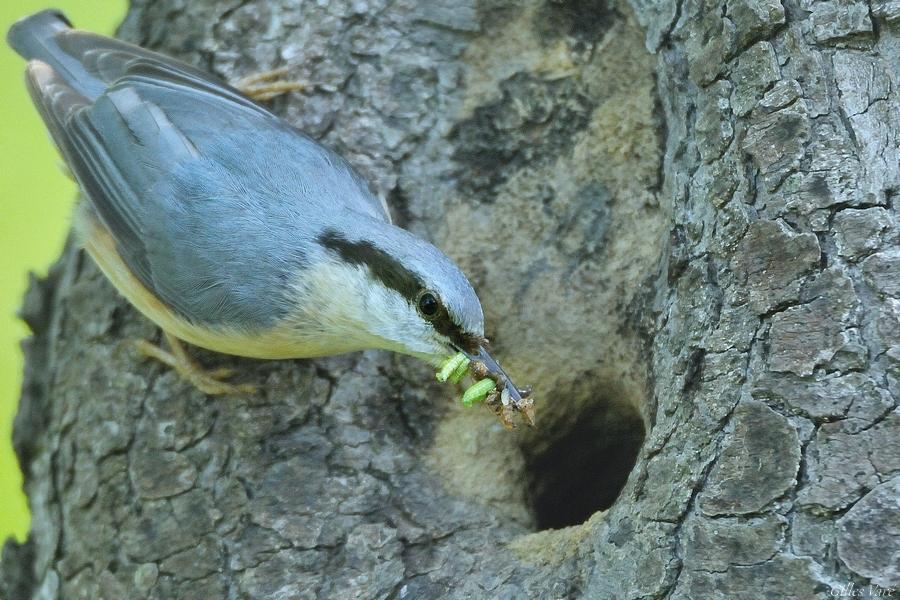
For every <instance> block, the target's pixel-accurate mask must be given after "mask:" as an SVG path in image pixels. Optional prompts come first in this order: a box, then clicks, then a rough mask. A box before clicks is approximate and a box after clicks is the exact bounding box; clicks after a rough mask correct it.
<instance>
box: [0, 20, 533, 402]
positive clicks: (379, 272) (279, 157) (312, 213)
mask: <svg viewBox="0 0 900 600" xmlns="http://www.w3.org/2000/svg"><path fill="white" fill-rule="evenodd" d="M8 41H9V44H10V45H11V46H12V47H13V48H14V49H15V50H16V51H17V52H18V53H19V54H21V55H22V56H23V57H25V58H26V59H28V61H29V62H28V67H27V77H26V79H27V84H28V89H29V91H30V93H31V96H32V99H33V101H34V103H35V105H36V106H37V108H38V110H39V111H40V114H41V116H42V117H43V119H44V122H45V123H46V125H47V128H48V129H49V131H50V134H51V136H52V138H53V140H54V142H55V143H56V146H57V147H58V149H59V151H60V153H61V154H62V156H63V158H64V160H65V162H66V164H67V165H68V167H69V169H70V171H71V173H72V175H73V176H74V178H75V179H76V180H77V181H78V183H79V185H80V187H81V190H82V191H83V192H84V195H85V196H86V198H87V201H86V202H82V203H81V205H80V206H79V208H78V210H76V216H75V230H76V232H77V234H78V237H79V239H80V240H81V242H82V243H83V245H84V247H85V248H86V250H87V252H88V253H89V254H90V255H91V257H92V258H93V259H94V261H96V263H97V265H98V266H99V267H100V269H101V270H102V271H103V272H104V273H105V274H106V276H107V277H108V278H109V279H110V281H111V282H112V283H113V284H114V285H115V287H116V288H117V289H118V290H119V291H120V292H121V293H122V294H123V295H124V296H125V297H126V298H127V299H128V300H129V301H130V302H131V303H132V304H133V305H134V306H135V307H137V309H138V310H140V311H141V312H142V313H143V314H144V315H146V316H147V317H148V318H149V319H151V320H152V321H153V322H155V323H156V324H157V325H159V326H160V327H161V328H162V330H163V331H164V332H165V334H166V337H167V339H168V340H169V344H170V346H171V347H172V352H171V353H169V352H166V351H164V350H162V349H161V348H158V347H156V346H152V345H150V344H147V343H144V344H143V345H142V348H143V350H144V351H145V353H148V354H150V355H153V356H155V357H156V358H159V359H161V360H163V361H164V362H166V363H168V364H170V365H171V366H173V367H175V368H176V369H178V370H179V372H180V373H182V374H183V375H184V376H186V377H188V378H189V379H190V380H191V381H192V382H193V383H194V384H195V385H197V387H199V388H200V389H201V390H203V391H205V392H208V393H227V392H232V391H235V389H236V388H235V386H231V385H228V384H226V383H224V382H222V381H220V379H221V377H222V376H223V375H224V373H223V372H221V371H219V372H215V373H207V372H203V371H202V370H201V369H200V368H199V367H198V366H196V365H194V364H193V363H192V362H191V360H190V358H189V357H188V355H187V354H186V353H185V351H184V350H183V348H181V346H180V344H179V342H178V340H179V339H180V340H184V341H187V342H190V343H191V344H194V345H197V346H201V347H204V348H208V349H211V350H215V351H218V352H223V353H227V354H235V355H240V356H248V357H254V358H265V359H281V358H303V357H314V356H324V355H332V354H339V353H344V352H350V351H355V350H362V349H366V348H383V349H387V350H393V351H395V352H401V353H404V354H409V355H412V356H415V357H418V358H420V359H423V360H425V361H428V362H430V363H432V364H434V365H437V364H439V363H441V362H442V361H445V360H446V359H448V357H450V356H452V355H454V354H457V353H458V352H462V353H464V354H466V355H467V356H468V357H469V358H470V359H472V360H473V361H477V362H480V363H481V364H482V365H484V366H486V367H487V372H488V373H490V375H491V376H492V377H493V378H494V379H495V381H497V382H498V383H501V385H502V386H504V387H505V389H506V391H507V394H508V396H507V394H504V399H505V400H506V399H507V398H508V397H512V399H513V400H514V401H521V400H522V397H523V395H527V394H522V393H521V392H520V390H517V389H516V388H515V386H513V385H512V383H511V382H510V381H509V378H508V377H507V376H506V374H505V373H503V371H502V369H500V367H499V365H497V363H496V362H495V361H494V360H493V359H492V358H491V357H490V355H489V354H488V352H487V349H486V343H487V342H486V340H485V337H484V316H483V313H482V310H481V304H480V302H479V300H478V297H477V296H476V295H475V292H474V290H473V289H472V286H471V285H470V284H469V282H468V280H467V279H466V277H465V276H464V275H463V274H462V272H460V270H459V269H458V268H457V266H456V265H455V264H454V263H453V262H452V261H451V260H450V259H449V258H447V257H446V256H445V255H444V254H443V253H442V252H441V251H440V250H438V249H437V248H435V247H434V246H432V245H431V244H429V243H428V242H426V241H424V240H422V239H420V238H418V237H416V236H414V235H412V234H410V233H409V232H407V231H405V230H403V229H401V228H399V227H397V226H395V225H393V224H391V220H390V216H389V214H388V211H387V208H386V206H385V205H384V203H383V202H382V201H380V200H379V199H378V198H377V197H376V196H375V195H374V194H373V193H372V192H371V190H370V188H369V186H368V185H367V184H366V183H365V181H364V180H363V179H362V178H361V177H360V176H359V175H358V174H357V173H356V172H355V171H354V170H353V168H352V167H351V166H350V165H349V164H348V163H347V162H346V161H345V160H344V159H343V158H341V157H340V156H338V155H337V154H335V153H334V152H332V151H330V150H328V149H326V148H324V147H323V146H321V145H320V144H318V143H317V142H315V141H314V140H312V139H311V138H309V137H307V136H306V135H304V134H303V133H301V132H300V131H298V130H296V129H295V128H293V127H292V126H291V125H289V124H288V123H286V122H285V121H283V120H282V119H280V118H278V117H276V116H275V115H273V114H272V113H270V112H269V111H267V110H266V109H264V108H263V107H261V106H260V105H258V104H256V103H254V102H253V101H251V100H250V99H248V98H247V97H246V96H244V95H243V94H241V93H240V92H239V91H238V90H237V89H235V88H233V87H231V86H229V85H226V84H224V83H222V82H220V81H218V80H217V79H215V78H214V77H212V76H210V75H208V74H206V73H203V72H202V71H200V70H198V69H196V68H194V67H191V66H189V65H187V64H185V63H182V62H180V61H177V60H174V59H172V58H169V57H166V56H163V55H161V54H158V53H155V52H151V51H148V50H145V49H143V48H139V47H137V46H134V45H131V44H127V43H124V42H121V41H118V40H115V39H111V38H106V37H103V36H99V35H96V34H92V33H89V32H85V31H79V30H76V29H73V28H72V26H71V24H70V23H69V22H68V21H67V20H66V18H65V17H64V16H63V15H62V14H61V13H59V12H57V11H44V12H40V13H37V14H35V15H32V16H30V17H27V18H25V19H23V20H21V21H19V22H17V23H16V24H14V25H13V26H12V28H11V29H10V31H9V34H8ZM482 370H484V367H482Z"/></svg>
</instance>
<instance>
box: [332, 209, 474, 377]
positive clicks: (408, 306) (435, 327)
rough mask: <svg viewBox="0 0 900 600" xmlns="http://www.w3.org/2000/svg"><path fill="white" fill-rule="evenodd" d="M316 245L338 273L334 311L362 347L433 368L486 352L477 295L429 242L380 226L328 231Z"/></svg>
mask: <svg viewBox="0 0 900 600" xmlns="http://www.w3.org/2000/svg"><path fill="white" fill-rule="evenodd" d="M357 231H358V229H357ZM316 241H317V242H318V244H319V245H320V246H321V247H322V248H323V249H324V250H325V257H326V258H325V261H326V262H325V265H327V266H326V268H327V269H334V270H335V272H340V273H342V275H341V276H339V279H340V280H341V281H340V283H339V284H338V283H336V282H331V285H332V288H333V290H334V302H335V303H339V304H340V305H339V306H333V307H332V308H333V312H332V314H334V315H335V316H336V318H337V319H339V320H343V321H345V322H346V323H347V324H348V325H350V324H351V323H352V325H351V326H352V327H355V328H357V329H358V331H360V332H362V336H361V340H360V341H361V343H362V344H363V345H366V346H368V347H377V348H384V349H388V350H393V351H395V352H400V353H403V354H409V355H412V356H415V357H417V358H420V359H422V360H425V361H427V362H429V363H431V364H433V365H437V364H439V363H441V362H443V361H444V360H446V359H447V358H448V357H450V356H452V355H454V354H456V353H457V352H464V353H466V354H468V355H470V356H476V355H478V354H479V353H481V352H483V351H484V347H485V344H486V340H485V338H484V313H483V312H482V309H481V303H480V302H479V300H478V296H477V295H476V294H475V290H473V289H472V286H471V284H470V283H469V281H468V279H466V276H465V275H463V273H462V272H461V271H460V270H459V268H458V267H457V266H456V265H455V264H454V263H453V261H451V260H450V259H449V258H448V257H447V256H446V255H444V254H443V253H442V252H441V251H440V250H438V249H437V248H435V247H434V246H433V245H431V244H429V243H428V242H426V241H424V240H422V239H421V238H418V237H416V236H414V235H412V234H410V233H409V232H407V231H405V230H403V229H400V228H399V227H395V226H393V225H389V224H387V223H381V222H378V223H373V222H370V223H367V227H366V228H365V230H364V233H363V234H361V235H353V234H352V233H351V232H348V231H342V230H339V229H337V228H326V229H324V230H323V231H322V232H321V234H320V235H319V236H318V238H317V240H316ZM337 287H340V288H342V289H341V290H340V291H338V289H337ZM347 335H350V334H347Z"/></svg>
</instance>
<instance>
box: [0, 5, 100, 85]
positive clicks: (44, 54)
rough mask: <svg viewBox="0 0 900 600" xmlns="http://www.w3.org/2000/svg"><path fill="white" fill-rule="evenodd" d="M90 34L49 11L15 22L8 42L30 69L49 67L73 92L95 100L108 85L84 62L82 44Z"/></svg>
mask: <svg viewBox="0 0 900 600" xmlns="http://www.w3.org/2000/svg"><path fill="white" fill-rule="evenodd" d="M89 35H91V34H87V33H86V32H82V31H78V30H77V29H73V28H72V24H71V23H70V22H69V20H68V19H67V18H66V16H65V15H64V14H62V13H61V12H60V11H58V10H53V9H50V10H43V11H41V12H39V13H35V14H33V15H31V16H30V17H25V18H24V19H20V20H18V21H16V22H15V23H14V24H13V26H12V27H10V28H9V32H8V33H7V34H6V41H7V43H8V44H9V45H10V46H11V47H12V49H13V50H15V51H16V52H18V53H19V54H21V55H22V57H23V58H26V59H27V60H28V62H29V68H31V67H32V66H34V65H38V63H41V64H43V65H45V67H50V70H51V71H52V72H53V73H55V74H56V76H57V77H58V78H59V80H60V81H61V82H64V83H65V84H66V85H67V86H69V87H71V88H72V90H73V91H74V92H77V93H78V94H80V95H81V96H84V97H85V98H87V99H91V100H95V99H96V98H97V96H99V95H100V94H102V93H103V92H104V91H105V89H106V85H105V84H104V82H103V81H101V80H100V79H99V78H98V77H97V74H96V73H92V72H90V70H89V69H88V68H87V65H86V64H85V62H84V58H85V57H84V56H83V55H84V49H83V48H81V47H80V46H81V45H84V44H80V41H82V38H84V37H86V36H89ZM41 68H44V67H41Z"/></svg>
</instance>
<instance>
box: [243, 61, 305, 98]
mask: <svg viewBox="0 0 900 600" xmlns="http://www.w3.org/2000/svg"><path fill="white" fill-rule="evenodd" d="M288 71H289V69H288V68H287V67H280V68H278V69H272V70H271V71H264V72H262V73H254V74H253V75H248V76H247V77H242V78H241V79H238V80H237V81H235V82H233V83H232V84H231V85H232V87H234V88H235V89H237V90H238V91H240V92H241V93H242V94H244V95H245V96H247V97H248V98H250V99H251V100H255V101H256V102H265V101H267V100H271V99H272V98H275V97H277V96H281V95H282V94H287V93H289V92H305V91H306V90H308V89H310V88H311V87H312V86H311V85H310V84H308V83H305V82H302V81H296V80H291V79H285V78H284V77H285V76H286V75H287V74H288Z"/></svg>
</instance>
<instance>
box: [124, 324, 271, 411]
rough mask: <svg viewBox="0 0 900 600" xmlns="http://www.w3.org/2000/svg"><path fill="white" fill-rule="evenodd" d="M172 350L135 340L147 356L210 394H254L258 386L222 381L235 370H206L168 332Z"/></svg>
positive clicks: (140, 351) (140, 350)
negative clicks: (170, 368)
mask: <svg viewBox="0 0 900 600" xmlns="http://www.w3.org/2000/svg"><path fill="white" fill-rule="evenodd" d="M166 338H167V340H168V342H169V346H170V347H171V348H172V350H171V351H168V350H164V349H163V348H160V347H159V346H157V345H155V344H151V343H150V342H148V341H147V340H135V342H134V346H135V349H136V350H137V351H138V352H139V353H140V354H142V355H143V356H145V357H147V358H152V359H155V360H158V361H159V362H161V363H163V364H165V365H168V366H169V367H172V368H173V369H175V371H176V372H177V373H178V374H179V375H181V377H183V378H184V379H186V380H187V381H188V382H189V383H190V384H191V385H193V386H194V387H195V388H197V389H198V390H200V391H201V392H203V393H204V394H208V395H210V396H234V395H241V394H252V393H254V392H256V386H255V385H253V384H251V383H238V384H235V383H228V382H226V381H222V380H223V379H226V378H228V377H230V376H231V375H232V374H233V373H234V371H233V370H232V369H229V368H227V367H219V368H216V369H212V370H210V371H207V370H204V369H203V367H201V366H200V365H198V364H197V363H196V362H194V360H193V359H191V357H190V356H188V354H187V351H186V350H185V349H184V347H183V346H182V345H181V343H180V342H179V341H178V339H177V338H175V337H174V336H171V335H169V334H166Z"/></svg>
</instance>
